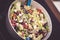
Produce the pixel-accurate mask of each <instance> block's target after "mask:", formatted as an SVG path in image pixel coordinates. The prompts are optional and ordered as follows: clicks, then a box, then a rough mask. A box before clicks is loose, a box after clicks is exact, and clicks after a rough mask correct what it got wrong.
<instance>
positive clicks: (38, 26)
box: [9, 2, 49, 40]
mask: <svg viewBox="0 0 60 40" xmlns="http://www.w3.org/2000/svg"><path fill="white" fill-rule="evenodd" d="M42 11H43V10H42V9H39V8H34V7H32V6H27V5H26V3H24V5H23V4H22V3H21V2H15V3H14V4H13V5H12V7H11V9H10V15H9V16H10V21H11V24H12V26H13V28H14V29H15V30H16V32H17V34H18V35H19V36H20V37H21V38H23V39H24V40H42V39H43V38H44V37H45V36H46V35H47V34H48V32H49V26H48V22H47V20H46V17H45V15H44V13H43V12H42Z"/></svg>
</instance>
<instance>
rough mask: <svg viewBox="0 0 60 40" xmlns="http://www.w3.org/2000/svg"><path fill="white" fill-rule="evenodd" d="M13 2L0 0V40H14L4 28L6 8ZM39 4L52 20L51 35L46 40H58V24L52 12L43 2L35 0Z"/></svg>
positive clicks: (42, 0)
mask: <svg viewBox="0 0 60 40" xmlns="http://www.w3.org/2000/svg"><path fill="white" fill-rule="evenodd" d="M13 1H14V0H0V40H16V38H13V37H12V36H11V35H10V34H9V32H8V30H7V26H6V16H7V14H8V8H9V6H10V4H11V3H12V2H13ZM36 1H37V2H39V3H40V4H41V5H42V6H43V7H44V8H45V9H46V10H47V11H48V13H49V15H50V17H51V20H52V34H51V36H50V37H49V39H48V40H60V23H59V22H58V20H57V19H56V18H55V16H54V15H53V13H52V11H51V10H50V9H49V7H48V6H47V5H46V2H45V1H44V0H41V1H40V0H36Z"/></svg>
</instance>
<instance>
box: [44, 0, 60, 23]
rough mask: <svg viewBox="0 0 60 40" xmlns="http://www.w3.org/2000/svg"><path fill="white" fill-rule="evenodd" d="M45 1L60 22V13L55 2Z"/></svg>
mask: <svg viewBox="0 0 60 40" xmlns="http://www.w3.org/2000/svg"><path fill="white" fill-rule="evenodd" d="M45 2H46V3H47V5H48V7H49V8H50V10H51V11H52V12H53V14H54V15H55V17H56V18H57V20H58V21H59V22H60V13H59V11H58V10H57V9H56V7H55V5H54V4H53V2H52V0H45Z"/></svg>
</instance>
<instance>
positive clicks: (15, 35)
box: [6, 1, 52, 40]
mask: <svg viewBox="0 0 60 40" xmlns="http://www.w3.org/2000/svg"><path fill="white" fill-rule="evenodd" d="M15 2H17V1H14V2H13V3H12V4H11V5H10V7H9V10H8V15H7V17H6V24H7V28H8V31H9V33H10V34H11V35H12V36H13V37H14V38H15V39H18V40H23V39H22V38H21V37H20V36H19V35H18V34H17V32H16V31H15V29H14V28H13V26H12V24H11V21H10V17H9V16H10V9H11V7H12V6H13V4H14V3H15ZM31 5H32V6H33V7H35V8H39V9H42V10H43V11H42V12H43V13H44V15H45V17H46V20H47V22H48V26H49V30H50V31H49V32H48V34H47V35H46V36H45V37H44V38H43V39H42V40H47V39H48V38H49V37H50V35H51V32H52V21H51V18H50V16H49V14H48V12H47V11H46V9H45V8H44V7H43V6H42V5H41V4H39V3H38V2H36V1H32V3H31Z"/></svg>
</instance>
